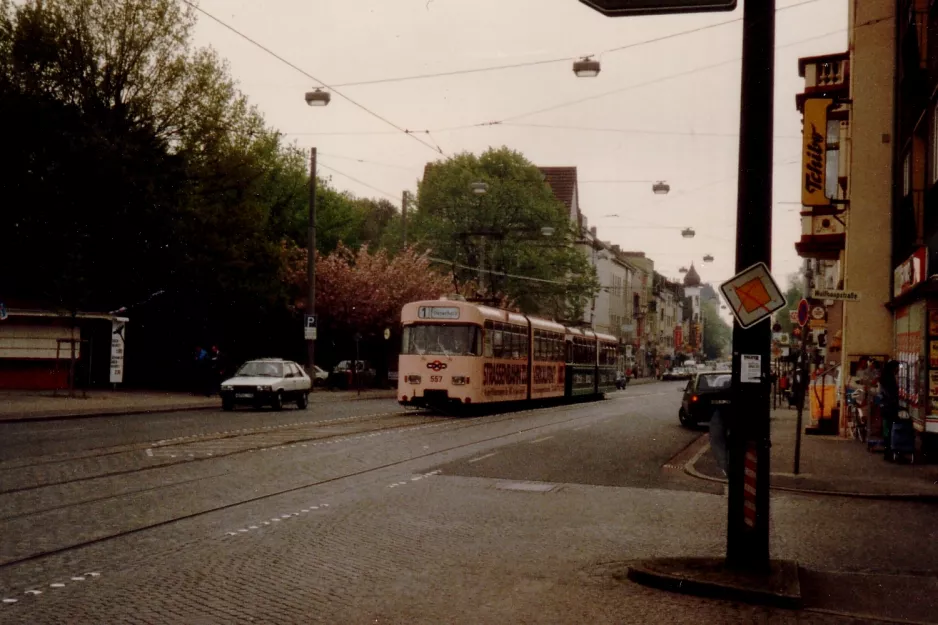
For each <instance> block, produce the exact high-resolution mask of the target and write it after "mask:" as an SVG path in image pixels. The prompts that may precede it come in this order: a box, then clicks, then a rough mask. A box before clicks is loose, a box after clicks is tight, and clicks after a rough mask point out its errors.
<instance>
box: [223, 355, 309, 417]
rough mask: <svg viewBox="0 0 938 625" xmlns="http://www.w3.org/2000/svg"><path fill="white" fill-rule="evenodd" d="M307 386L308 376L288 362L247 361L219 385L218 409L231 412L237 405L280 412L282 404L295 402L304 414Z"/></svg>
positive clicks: (307, 393) (274, 360)
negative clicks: (267, 407)
mask: <svg viewBox="0 0 938 625" xmlns="http://www.w3.org/2000/svg"><path fill="white" fill-rule="evenodd" d="M311 386H312V384H311V383H310V379H309V376H307V375H306V373H305V372H304V371H303V369H302V368H301V367H300V366H299V365H298V364H296V363H295V362H293V361H291V360H280V359H274V358H269V359H263V360H249V361H248V362H246V363H244V364H243V365H241V368H240V369H238V371H237V372H236V373H235V375H234V377H233V378H229V379H227V380H225V381H224V382H222V383H221V407H222V409H223V410H234V408H235V406H236V405H237V404H249V405H252V406H254V407H255V408H260V407H261V406H270V407H272V408H273V409H274V410H281V409H282V408H283V405H284V404H285V403H291V402H295V403H296V407H297V408H299V409H300V410H304V409H305V408H306V406H308V405H309V389H310V387H311Z"/></svg>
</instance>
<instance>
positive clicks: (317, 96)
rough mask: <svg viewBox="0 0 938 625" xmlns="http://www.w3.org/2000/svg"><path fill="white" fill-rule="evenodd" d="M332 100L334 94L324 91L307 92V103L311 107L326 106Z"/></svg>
mask: <svg viewBox="0 0 938 625" xmlns="http://www.w3.org/2000/svg"><path fill="white" fill-rule="evenodd" d="M330 100H332V94H331V93H329V92H328V91H323V90H322V89H316V90H315V91H307V92H306V103H307V104H309V105H310V106H326V105H327V104H329V101H330Z"/></svg>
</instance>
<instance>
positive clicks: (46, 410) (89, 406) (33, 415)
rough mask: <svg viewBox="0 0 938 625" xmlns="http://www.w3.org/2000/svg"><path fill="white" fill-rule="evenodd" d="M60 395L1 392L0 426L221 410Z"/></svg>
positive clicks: (216, 403)
mask: <svg viewBox="0 0 938 625" xmlns="http://www.w3.org/2000/svg"><path fill="white" fill-rule="evenodd" d="M66 395H67V392H65V391H59V392H58V393H54V392H52V391H32V392H31V391H0V422H4V421H40V420H45V419H69V418H79V417H96V416H118V415H134V414H145V413H148V412H179V411H184V410H209V409H217V410H220V409H221V400H220V399H219V398H218V396H214V397H204V396H199V395H192V394H189V393H173V392H160V391H89V392H88V394H87V397H85V398H83V397H81V394H80V391H79V392H77V395H78V396H77V397H67V396H66ZM395 396H396V393H395V391H394V390H368V391H362V393H361V395H360V396H359V395H358V394H357V393H356V392H355V391H327V390H320V389H317V390H316V392H315V393H312V394H311V395H310V396H309V401H310V403H311V404H316V403H326V402H335V401H353V400H356V399H393V398H394V397H395Z"/></svg>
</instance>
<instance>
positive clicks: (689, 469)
mask: <svg viewBox="0 0 938 625" xmlns="http://www.w3.org/2000/svg"><path fill="white" fill-rule="evenodd" d="M708 449H710V443H709V442H708V443H707V444H706V445H704V446H703V448H701V450H700V452H699V453H697V454H696V455H695V456H694V457H693V458H691V460H690V462H688V463H687V464H685V465H684V473H686V474H687V475H689V476H691V477H694V478H697V479H698V480H705V481H707V482H716V483H718V484H727V483H728V482H727V480H725V479H722V478H719V477H713V476H712V475H706V474H704V473H701V472H700V471H698V470H697V469H696V467H695V466H694V465H696V464H697V461H698V460H700V457H701V456H702V455H704V454H705V453H706V452H707V450H708ZM769 490H777V491H781V492H785V493H800V494H802V495H818V496H824V497H844V498H847V499H871V500H876V499H879V500H884V501H912V502H919V503H935V502H938V494H929V493H850V492H846V491H840V490H818V489H813V488H794V487H792V486H772V485H771V484H770V485H769Z"/></svg>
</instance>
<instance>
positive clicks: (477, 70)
mask: <svg viewBox="0 0 938 625" xmlns="http://www.w3.org/2000/svg"><path fill="white" fill-rule="evenodd" d="M820 1H821V0H804V1H803V2H797V3H795V4H789V5H787V6H783V7H778V8H777V9H776V13H777V12H780V11H787V10H788V9H794V8H797V7H800V6H804V5H806V4H813V3H815V2H820ZM739 22H742V17H736V18H733V19H731V20H725V21H722V22H715V23H713V24H707V25H704V26H697V27H695V28H689V29H687V30H681V31H678V32H674V33H669V34H667V35H662V36H660V37H655V38H653V39H643V40H641V41H635V42H632V43H627V44H624V45H621V46H616V47H614V48H606V49H605V50H600V51H599V52H598V53H594V54H589V55H579V56H577V57H570V56H563V57H554V58H550V59H541V60H538V61H520V62H517V63H503V64H500V65H487V66H483V67H471V68H467V69H456V70H448V71H442V72H430V73H427V74H411V75H407V76H395V77H391V78H375V79H372V80H357V81H350V82H341V83H336V84H335V85H334V86H335V87H364V86H368V85H382V84H388V83H397V82H408V81H413V80H428V79H432V78H447V77H450V76H464V75H467V74H481V73H487V72H499V71H504V70H509V69H519V68H523V67H537V66H540V65H556V64H558V63H569V62H570V61H571V60H573V59H574V58H579V57H582V56H602V55H604V54H611V53H615V52H622V51H624V50H630V49H632V48H638V47H641V46H646V45H650V44H653V43H659V42H661V41H667V40H669V39H675V38H677V37H684V36H687V35H693V34H695V33H699V32H702V31H705V30H711V29H713V28H719V27H722V26H727V25H729V24H736V23H739Z"/></svg>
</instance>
